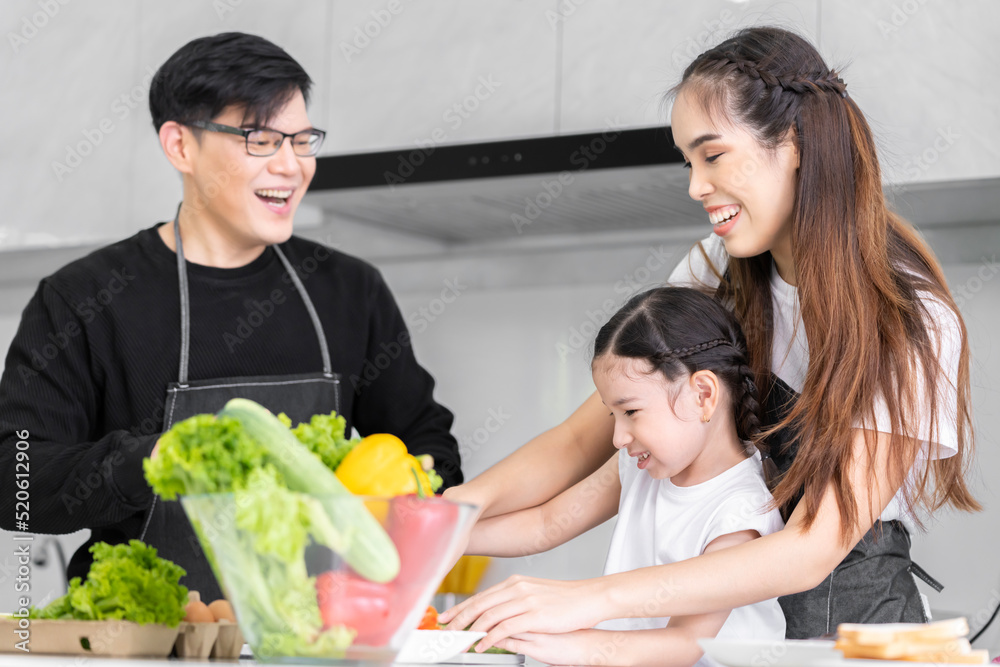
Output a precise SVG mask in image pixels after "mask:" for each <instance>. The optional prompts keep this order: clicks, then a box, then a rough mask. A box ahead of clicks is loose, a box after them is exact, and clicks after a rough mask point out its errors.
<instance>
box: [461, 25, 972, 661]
mask: <svg viewBox="0 0 1000 667" xmlns="http://www.w3.org/2000/svg"><path fill="white" fill-rule="evenodd" d="M673 92H674V94H675V95H676V97H675V101H674V105H673V110H672V119H671V129H672V132H673V138H674V143H675V144H676V146H677V148H678V149H679V150H680V151H681V153H682V154H683V155H684V157H685V160H686V162H687V166H688V167H689V169H690V188H689V193H690V195H691V196H692V197H693V198H694V199H696V200H698V201H699V202H701V203H702V205H703V206H704V208H705V211H706V218H707V219H708V221H709V222H710V223H711V225H712V231H713V232H714V236H712V237H710V238H709V240H707V241H704V242H702V243H701V244H699V246H698V247H696V248H694V249H693V250H692V251H691V253H690V255H689V256H688V258H687V259H686V260H684V261H682V262H681V265H680V266H679V267H678V268H677V269H676V270H675V271H674V274H673V275H672V276H671V277H670V282H673V283H690V284H703V285H705V288H706V289H710V290H712V291H714V293H715V294H716V296H717V297H718V298H719V299H720V300H721V301H722V302H723V303H724V304H726V305H727V306H729V307H730V308H731V309H732V310H733V312H734V313H735V314H736V316H737V319H738V320H739V321H740V323H741V325H742V326H743V331H744V332H745V334H746V336H747V343H748V352H749V358H750V366H751V368H752V369H753V372H754V377H755V379H756V380H757V386H758V389H759V397H760V400H761V403H762V404H763V405H765V407H766V408H767V419H766V420H765V429H764V435H765V442H766V443H767V448H768V451H769V452H770V453H771V454H772V455H773V459H774V462H775V463H777V464H778V468H779V469H780V472H781V475H780V477H779V478H778V479H777V480H776V481H777V484H776V486H775V487H774V489H773V493H774V498H775V501H776V503H777V504H778V505H779V507H781V508H782V510H783V511H784V512H785V513H786V516H788V517H789V518H788V520H787V523H786V526H785V528H784V529H783V530H780V531H778V532H776V533H773V534H771V535H767V536H764V537H761V538H760V539H757V540H752V541H750V542H748V543H746V544H742V545H738V546H736V547H734V548H732V549H726V550H724V551H719V552H714V553H711V554H706V555H704V556H700V557H698V558H693V559H690V560H687V561H683V562H678V563H673V564H668V565H662V566H658V567H656V568H645V569H642V570H637V571H633V572H626V573H621V574H617V575H614V576H612V577H602V578H600V579H596V580H586V581H580V582H549V581H542V580H530V579H524V578H517V577H515V578H513V579H511V580H508V581H507V582H504V583H502V584H500V585H498V586H496V587H494V588H492V589H490V590H488V591H485V592H483V593H482V594H480V595H477V596H475V597H473V598H471V599H470V600H468V601H466V602H465V603H463V604H462V605H460V606H458V607H456V608H455V609H453V610H450V611H449V612H448V613H446V614H445V615H444V618H445V619H446V620H451V621H452V622H451V625H452V626H460V627H464V626H465V625H468V624H469V623H471V622H473V621H475V623H474V624H473V628H472V629H473V630H489V634H488V635H487V636H486V637H485V638H484V640H483V641H482V642H480V644H479V646H480V647H482V648H486V647H488V646H490V645H494V644H496V645H499V646H502V647H504V648H510V649H511V650H518V649H519V647H520V644H519V642H518V641H516V640H510V639H508V640H506V641H500V640H502V639H504V638H506V637H510V636H511V635H515V634H517V633H520V632H524V631H527V630H531V631H536V632H546V633H558V632H569V631H574V630H578V629H580V628H589V627H591V626H592V625H594V624H595V623H597V622H599V621H601V620H604V619H605V618H611V617H616V616H619V615H621V613H622V611H623V610H628V609H632V608H636V607H637V605H638V604H641V603H642V602H643V601H644V597H645V591H647V590H648V589H649V588H651V587H655V586H657V585H658V583H660V582H665V581H672V582H675V583H676V585H677V586H678V593H677V594H676V595H673V596H670V597H667V598H664V599H662V600H660V599H658V600H656V601H654V602H650V603H649V604H648V605H647V607H644V613H647V612H646V611H645V609H648V610H649V611H648V615H650V616H653V615H663V616H677V615H692V614H704V613H708V612H713V611H716V610H719V609H729V608H734V607H739V606H743V605H747V604H751V603H754V602H757V601H760V600H765V599H768V598H771V597H775V596H783V597H780V602H781V604H782V608H783V611H784V612H785V618H786V622H787V636H788V637H793V638H801V637H812V636H817V635H821V634H823V633H827V632H831V631H833V630H835V629H836V626H837V624H838V623H842V622H899V621H924V620H926V619H927V611H926V609H925V607H924V604H923V603H922V600H921V596H920V594H919V593H918V591H917V587H916V584H915V582H914V579H913V574H918V573H920V572H921V571H920V570H919V568H917V567H916V565H915V564H913V563H912V562H911V561H910V558H909V536H908V534H907V531H906V528H905V527H904V526H903V523H902V522H903V521H904V520H907V521H909V520H911V519H913V511H914V510H915V509H916V508H917V507H924V508H926V509H928V510H934V509H937V508H939V507H941V506H943V505H952V506H954V507H955V508H958V509H962V510H970V511H971V510H977V509H979V505H978V503H977V502H976V500H975V499H974V498H973V497H972V495H971V494H970V493H969V490H968V488H967V487H966V484H965V482H964V479H963V473H964V471H965V469H966V467H967V464H968V461H969V458H970V456H971V450H972V431H971V417H970V413H969V348H968V342H967V340H966V332H965V326H964V324H963V322H962V318H961V316H960V315H959V313H958V308H957V307H956V305H955V302H954V300H953V299H952V297H951V295H950V294H949V292H948V289H947V287H946V285H945V280H944V276H943V274H942V271H941V268H940V266H939V265H938V263H937V261H936V260H935V259H934V256H933V254H932V253H931V251H930V249H929V248H928V247H927V246H926V245H925V244H924V243H923V241H922V240H921V239H920V237H919V236H918V235H917V234H916V232H915V231H914V230H913V229H912V227H910V226H909V225H908V224H907V223H906V222H905V221H903V220H902V219H900V218H899V217H898V216H897V215H895V214H894V213H892V212H891V211H889V209H888V208H887V206H886V201H885V198H884V196H883V193H882V183H881V174H880V173H879V166H878V160H877V158H876V155H875V146H874V142H873V139H872V134H871V131H870V129H869V127H868V124H867V122H866V121H865V119H864V116H863V115H862V113H861V110H860V109H859V108H858V107H857V105H856V104H855V103H854V100H853V99H851V96H850V95H849V94H848V93H847V87H846V84H845V83H844V81H843V80H842V79H841V78H840V76H839V75H838V73H837V72H835V71H833V70H831V69H830V68H829V67H827V65H826V64H825V63H824V62H823V59H822V58H821V57H820V55H819V53H817V51H816V50H815V48H813V47H812V45H810V44H809V43H808V42H806V41H805V40H804V39H802V38H801V37H799V36H797V35H795V34H792V33H790V32H787V31H784V30H780V29H775V28H751V29H747V30H744V31H741V32H739V33H738V34H737V35H736V36H735V37H733V38H731V39H729V40H726V41H725V42H723V43H722V44H720V45H719V46H717V47H715V48H713V49H710V50H709V51H706V52H705V53H703V54H701V55H700V56H698V58H697V59H695V61H694V62H693V63H691V65H690V66H689V67H688V68H687V69H686V70H685V72H684V75H683V78H682V80H681V82H680V84H679V85H678V86H677V87H676V88H675V90H674V91H673ZM612 428H613V425H612V422H611V420H610V419H608V418H607V416H606V412H604V408H603V406H601V405H600V401H599V399H597V398H595V397H591V399H589V400H588V401H587V402H586V403H585V404H584V405H583V406H582V407H581V408H580V409H579V410H577V412H576V413H574V414H573V415H572V416H571V417H570V418H569V419H568V420H567V421H566V422H565V423H564V424H562V425H560V426H557V427H556V428H554V429H552V430H551V431H549V432H547V433H546V434H544V435H542V436H540V437H539V438H536V439H535V440H534V441H532V442H531V443H529V444H528V446H526V447H524V448H522V449H521V450H519V451H518V452H516V453H515V454H514V455H512V456H511V457H509V459H507V460H505V461H503V462H501V463H500V464H498V465H497V466H495V467H494V468H493V469H491V470H489V471H487V472H486V473H485V474H483V475H482V476H480V477H479V478H478V479H476V480H475V481H474V482H473V483H471V484H469V485H466V486H464V487H458V488H456V489H455V490H454V491H453V492H452V493H451V494H449V496H448V497H452V498H456V499H462V500H466V501H469V502H473V503H477V504H480V505H481V506H482V508H483V516H491V515H494V514H498V513H504V512H510V511H512V510H515V509H518V508H520V507H525V506H532V505H536V504H538V503H540V502H543V501H544V500H546V499H547V498H549V497H551V496H553V495H555V494H556V493H558V492H559V491H561V490H562V489H564V488H566V487H568V486H569V485H571V484H572V483H574V482H576V481H577V480H579V479H581V478H582V477H583V476H585V475H586V474H587V473H588V472H589V471H591V470H594V469H596V467H597V466H598V465H600V463H601V462H603V460H604V459H605V456H606V454H607V452H608V451H609V449H610V447H609V443H610V441H611V438H612ZM553 459H555V460H559V461H561V462H567V464H566V465H565V466H560V467H553V466H551V465H546V463H547V462H549V461H551V460H553ZM509 479H518V480H519V489H524V490H526V491H525V492H524V493H523V494H521V495H519V496H515V495H514V494H510V493H509V490H508V488H507V485H506V484H505V483H504V482H505V481H506V480H509ZM746 572H752V573H753V576H752V577H747V576H744V573H746ZM911 573H913V574H911ZM928 579H929V577H928ZM931 581H932V580H931Z"/></svg>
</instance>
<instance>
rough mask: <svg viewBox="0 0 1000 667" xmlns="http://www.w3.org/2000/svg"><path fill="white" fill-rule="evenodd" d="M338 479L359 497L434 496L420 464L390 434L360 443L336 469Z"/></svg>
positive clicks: (371, 436)
mask: <svg viewBox="0 0 1000 667" xmlns="http://www.w3.org/2000/svg"><path fill="white" fill-rule="evenodd" d="M337 477H338V479H340V481H341V482H343V483H344V486H346V487H347V490H348V491H350V492H351V493H354V494H356V495H360V496H403V495H408V494H411V493H417V494H421V495H427V496H430V495H433V491H431V480H430V478H429V477H428V476H427V473H426V472H425V471H424V469H423V467H422V466H421V465H420V461H419V460H417V458H416V457H415V456H413V455H411V454H410V453H409V452H407V451H406V445H404V444H403V441H402V440H400V439H399V438H397V437H396V436H394V435H391V434H389V433H374V434H372V435H370V436H368V437H367V438H364V439H363V440H362V441H361V442H359V443H358V444H357V446H356V447H355V448H354V449H352V450H351V451H350V452H348V454H347V456H345V457H344V460H343V461H341V463H340V465H339V466H337ZM418 481H419V488H418V485H417V484H418Z"/></svg>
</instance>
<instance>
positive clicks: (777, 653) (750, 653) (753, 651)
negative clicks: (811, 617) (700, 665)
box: [698, 639, 853, 667]
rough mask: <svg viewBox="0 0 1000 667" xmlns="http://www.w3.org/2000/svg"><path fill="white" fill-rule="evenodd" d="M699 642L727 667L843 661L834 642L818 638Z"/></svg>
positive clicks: (802, 666) (804, 665)
mask: <svg viewBox="0 0 1000 667" xmlns="http://www.w3.org/2000/svg"><path fill="white" fill-rule="evenodd" d="M698 644H699V645H700V646H701V648H702V649H704V651H705V655H707V656H708V657H709V658H712V659H713V660H715V661H716V662H718V663H721V664H723V665H725V666H726V667H808V666H809V665H819V664H820V663H824V664H825V663H831V662H834V663H835V662H841V661H843V654H842V653H841V652H840V651H838V650H836V649H834V648H833V644H834V642H832V641H825V640H819V639H786V640H777V639H699V640H698ZM852 664H853V663H852Z"/></svg>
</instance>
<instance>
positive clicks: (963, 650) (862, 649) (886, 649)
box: [835, 618, 990, 665]
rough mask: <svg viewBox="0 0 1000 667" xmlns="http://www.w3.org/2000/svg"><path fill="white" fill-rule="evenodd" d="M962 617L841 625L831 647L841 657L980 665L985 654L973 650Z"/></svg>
mask: <svg viewBox="0 0 1000 667" xmlns="http://www.w3.org/2000/svg"><path fill="white" fill-rule="evenodd" d="M968 634H969V624H968V622H967V621H966V620H965V619H964V618H953V619H949V620H946V621H937V622H935V623H882V624H861V623H841V624H840V625H839V626H837V642H836V644H835V648H836V649H837V650H839V651H841V652H842V653H843V654H844V657H845V658H861V659H868V660H905V661H910V662H935V663H942V664H944V663H947V664H969V665H981V664H986V663H987V662H989V659H990V658H989V653H988V652H987V651H973V650H972V645H971V644H969V640H967V639H965V636H966V635H968Z"/></svg>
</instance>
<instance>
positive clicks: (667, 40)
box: [559, 0, 818, 133]
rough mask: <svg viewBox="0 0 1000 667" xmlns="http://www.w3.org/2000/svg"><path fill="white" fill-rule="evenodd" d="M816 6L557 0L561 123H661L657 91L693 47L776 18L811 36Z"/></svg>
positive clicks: (810, 0)
mask: <svg viewBox="0 0 1000 667" xmlns="http://www.w3.org/2000/svg"><path fill="white" fill-rule="evenodd" d="M817 5H818V2H817V0H792V1H789V2H781V3H774V2H770V0H767V1H765V0H752V1H750V2H732V1H730V0H714V1H711V2H698V3H692V2H682V1H681V0H670V1H669V2H663V1H662V0H629V1H628V2H616V1H615V0H588V1H587V2H573V1H572V0H563V2H560V3H559V7H560V15H561V19H560V25H561V29H562V32H563V37H562V42H563V52H562V59H561V62H562V68H561V93H560V114H559V129H560V131H562V132H565V133H571V132H584V131H590V130H599V129H603V128H605V127H608V126H609V125H611V124H612V123H616V124H619V125H622V126H624V127H636V126H649V125H666V124H667V123H668V120H669V119H668V118H667V116H666V114H665V111H666V108H665V107H664V106H663V104H662V103H661V101H662V99H663V94H664V92H666V91H667V89H669V88H670V87H671V86H673V85H674V84H675V83H677V82H678V81H679V80H680V77H681V74H682V73H683V71H684V68H685V67H686V66H687V65H688V64H689V63H690V62H691V61H692V60H693V59H694V58H695V57H696V56H697V55H698V54H699V53H701V52H703V51H705V50H707V49H709V48H711V47H712V46H715V45H716V44H717V43H719V42H721V41H722V40H723V39H725V38H726V37H728V36H730V34H731V33H733V32H734V31H735V30H737V29H738V28H741V27H746V26H749V25H760V24H773V25H779V26H782V27H785V28H789V29H792V30H795V31H797V32H799V33H800V34H803V35H805V36H806V37H807V38H809V39H814V38H815V31H816V20H817Z"/></svg>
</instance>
